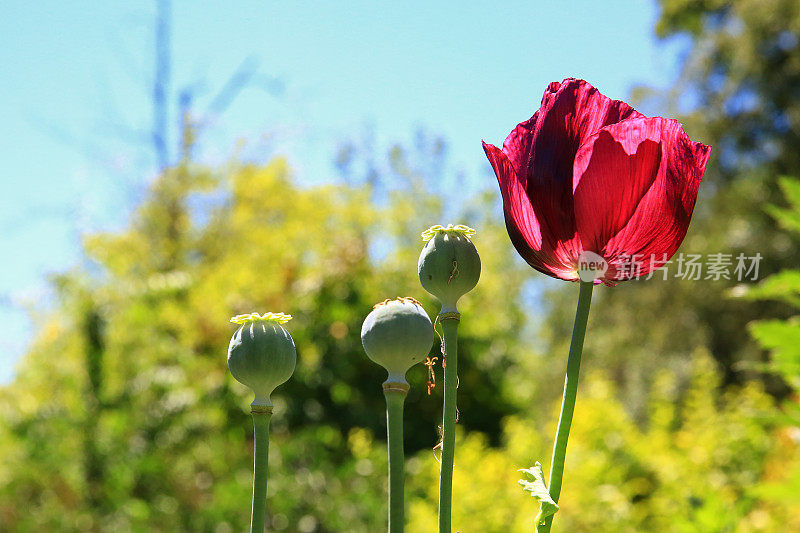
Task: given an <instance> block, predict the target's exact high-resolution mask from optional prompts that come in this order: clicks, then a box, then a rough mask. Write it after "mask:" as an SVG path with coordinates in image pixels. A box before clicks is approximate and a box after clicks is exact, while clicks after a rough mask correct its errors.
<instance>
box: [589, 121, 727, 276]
mask: <svg viewBox="0 0 800 533" xmlns="http://www.w3.org/2000/svg"><path fill="white" fill-rule="evenodd" d="M710 150H711V147H709V146H706V145H704V144H701V143H695V142H692V141H691V140H690V139H689V137H688V136H687V135H686V134H685V133H684V132H683V128H682V127H681V125H680V123H678V122H676V121H674V120H669V119H664V118H660V117H654V118H637V119H631V120H627V121H624V122H621V123H618V124H613V125H611V126H608V127H606V128H604V129H603V131H601V132H599V133H598V134H597V135H595V136H593V137H592V138H591V139H590V140H589V141H588V142H586V143H585V144H584V145H583V146H582V147H581V149H580V151H579V153H578V154H577V156H576V160H575V176H576V178H575V183H574V191H575V210H576V219H577V221H578V233H579V235H580V237H581V241H582V243H583V244H584V245H585V246H587V247H592V248H590V249H593V251H597V253H599V254H600V255H602V256H603V257H605V258H606V260H608V261H609V263H611V264H612V265H613V264H615V263H618V262H620V261H623V262H624V261H626V260H630V259H629V258H632V261H633V262H635V263H636V265H637V268H636V269H629V268H609V272H608V273H607V277H608V278H609V279H616V280H623V279H630V278H631V277H636V276H637V275H644V274H647V273H648V272H650V271H651V270H652V269H653V268H658V266H659V264H660V263H661V262H662V261H665V260H667V259H669V258H670V257H672V255H673V254H674V253H675V252H676V251H677V249H678V247H679V246H680V244H681V242H682V241H683V238H684V237H685V236H686V231H687V229H688V227H689V221H690V220H691V216H692V211H693V209H694V204H695V200H696V199H697V190H698V188H699V186H700V180H701V179H702V176H703V171H704V170H705V166H706V163H707V161H708V157H709V154H710ZM654 263H655V264H654Z"/></svg>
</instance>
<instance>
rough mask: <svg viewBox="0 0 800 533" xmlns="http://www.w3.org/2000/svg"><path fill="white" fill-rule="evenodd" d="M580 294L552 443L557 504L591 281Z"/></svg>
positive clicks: (541, 527)
mask: <svg viewBox="0 0 800 533" xmlns="http://www.w3.org/2000/svg"><path fill="white" fill-rule="evenodd" d="M580 285H581V286H580V291H579V293H578V309H577V310H576V311H575V325H574V326H573V328H572V341H571V342H570V345H569V358H568V359H567V377H566V379H565V380H564V397H563V399H562V400H561V414H560V415H559V418H558V430H557V431H556V441H555V443H554V444H553V459H552V460H551V461H550V481H549V483H548V486H549V487H550V488H549V492H550V497H551V498H553V501H554V502H555V503H558V497H559V496H560V495H561V480H562V478H563V476H564V457H565V456H566V454H567V439H568V438H569V429H570V426H571V425H572V413H573V411H574V410H575V398H576V396H577V393H578V374H579V373H580V368H581V353H582V352H583V339H584V337H585V336H586V323H587V321H588V320H589V307H590V306H591V304H592V288H593V287H594V285H593V284H592V282H585V281H581V282H580ZM553 516H554V515H550V516H548V517H547V518H546V519H545V521H544V523H542V524H538V525H537V528H536V531H537V533H548V532H549V531H550V526H551V525H552V523H553Z"/></svg>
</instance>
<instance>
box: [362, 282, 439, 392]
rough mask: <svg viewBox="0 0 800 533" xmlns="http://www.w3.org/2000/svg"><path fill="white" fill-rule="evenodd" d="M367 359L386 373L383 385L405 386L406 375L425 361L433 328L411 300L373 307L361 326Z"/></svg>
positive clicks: (396, 300) (431, 342) (417, 304)
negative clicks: (417, 364) (387, 373)
mask: <svg viewBox="0 0 800 533" xmlns="http://www.w3.org/2000/svg"><path fill="white" fill-rule="evenodd" d="M361 343H362V344H363V345H364V351H365V352H367V357H369V358H370V359H372V360H373V361H374V362H376V363H378V364H379V365H381V366H382V367H383V368H385V369H386V370H387V371H388V372H389V378H388V379H387V380H386V383H400V384H407V382H406V372H408V369H409V368H411V367H412V366H414V365H415V364H416V363H419V362H421V361H424V360H425V357H426V356H427V355H428V353H429V352H430V351H431V346H433V325H432V324H431V319H430V318H428V314H427V313H426V312H425V310H424V309H423V308H422V306H421V305H420V304H419V302H418V301H416V300H415V299H414V298H397V299H395V300H386V301H384V302H381V303H379V304H377V305H376V306H375V307H374V308H373V309H372V312H371V313H370V314H369V315H367V318H366V319H365V320H364V325H363V326H362V327H361Z"/></svg>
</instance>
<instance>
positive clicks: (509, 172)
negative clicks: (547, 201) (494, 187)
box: [483, 143, 572, 279]
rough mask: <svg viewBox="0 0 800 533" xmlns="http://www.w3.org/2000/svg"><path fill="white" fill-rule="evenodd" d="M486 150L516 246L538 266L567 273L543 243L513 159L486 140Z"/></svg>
mask: <svg viewBox="0 0 800 533" xmlns="http://www.w3.org/2000/svg"><path fill="white" fill-rule="evenodd" d="M483 150H484V151H485V152H486V157H488V158H489V162H490V163H491V164H492V168H493V169H494V173H495V175H497V182H498V183H499V184H500V192H501V194H502V196H503V212H504V213H505V220H506V228H507V229H508V235H509V237H510V238H511V242H512V243H513V244H514V247H515V248H516V249H517V251H518V252H519V254H520V255H521V256H522V258H523V259H525V261H527V262H528V264H529V265H531V266H532V267H533V268H535V269H536V270H538V271H540V272H542V273H544V274H547V275H548V276H553V277H561V276H562V275H565V274H561V275H560V274H559V273H562V271H563V270H564V268H563V265H562V261H561V260H559V259H558V257H556V256H555V255H554V254H553V252H552V251H551V250H547V249H543V247H542V244H543V243H542V234H541V226H540V225H539V221H538V219H537V218H536V214H535V213H534V212H533V207H532V206H531V203H530V201H529V200H528V196H527V194H526V193H525V190H524V189H523V187H522V184H521V183H520V182H519V179H518V178H517V174H516V172H515V171H514V167H513V165H512V164H511V161H510V160H509V158H508V157H507V156H506V154H505V153H503V151H502V150H500V149H499V148H497V147H496V146H494V145H491V144H487V143H483ZM566 275H567V276H569V275H570V273H569V272H567V273H566ZM563 279H572V278H563Z"/></svg>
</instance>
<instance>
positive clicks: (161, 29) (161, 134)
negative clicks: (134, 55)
mask: <svg viewBox="0 0 800 533" xmlns="http://www.w3.org/2000/svg"><path fill="white" fill-rule="evenodd" d="M156 5H157V10H156V44H155V46H156V54H155V56H156V65H155V79H154V80H153V133H152V135H153V149H154V150H155V154H156V161H157V162H158V168H159V170H164V169H165V168H167V167H168V166H169V163H170V161H169V147H168V146H167V135H168V120H167V119H168V116H169V103H168V101H167V95H168V93H169V88H170V75H171V66H172V65H171V46H170V37H171V29H172V6H171V0H158V1H157V3H156Z"/></svg>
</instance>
